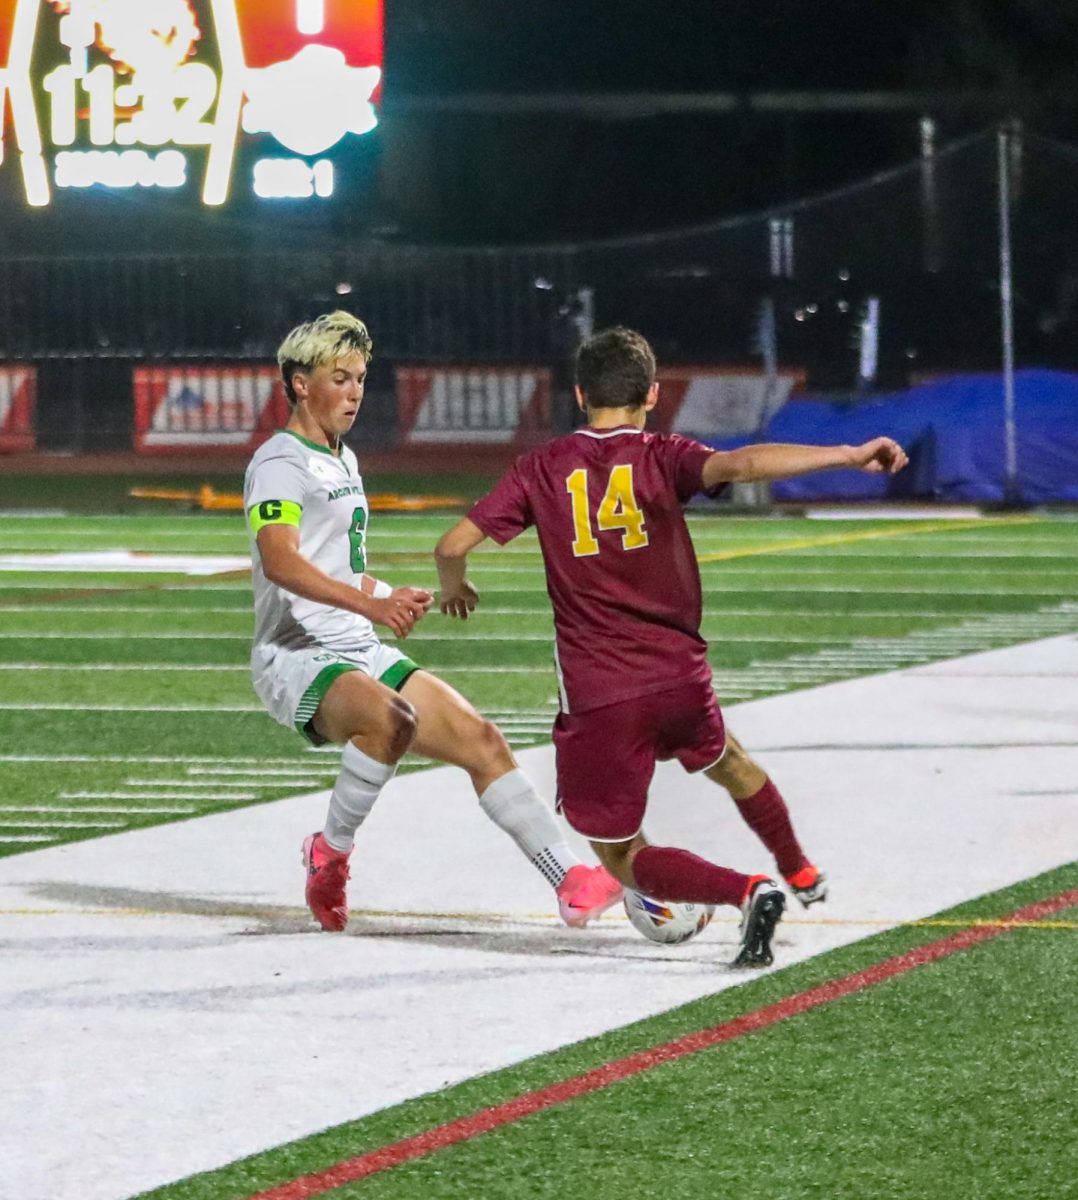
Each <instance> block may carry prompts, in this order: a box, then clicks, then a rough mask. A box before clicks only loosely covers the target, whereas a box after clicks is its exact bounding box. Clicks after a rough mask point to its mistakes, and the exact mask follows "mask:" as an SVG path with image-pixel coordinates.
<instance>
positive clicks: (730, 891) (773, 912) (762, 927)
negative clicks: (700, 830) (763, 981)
mask: <svg viewBox="0 0 1078 1200" xmlns="http://www.w3.org/2000/svg"><path fill="white" fill-rule="evenodd" d="M591 846H592V849H593V850H594V851H595V853H596V854H597V855H598V856H599V861H600V862H601V863H602V864H603V866H605V867H606V869H607V870H608V871H609V872H610V873H611V875H613V876H614V878H615V879H619V880H620V881H621V882H622V884H623V885H624V886H625V887H628V888H633V889H635V890H636V891H638V892H643V893H644V894H645V895H646V896H651V897H653V898H654V899H656V900H668V901H669V900H672V901H675V902H677V901H682V902H686V903H690V904H732V905H734V906H735V907H736V908H739V909H740V910H741V933H740V941H739V945H738V952H737V955H736V956H735V958H734V965H735V966H741V967H766V966H769V965H770V964H771V962H772V955H771V938H772V935H773V934H774V932H775V927H776V926H777V925H778V923H779V921H780V920H781V918H782V912H783V908H784V907H785V903H786V898H785V896H783V894H782V891H781V889H780V888H779V886H778V884H776V883H775V881H774V880H772V879H769V878H768V877H767V876H766V875H742V874H741V873H740V872H739V871H732V870H730V868H729V867H720V866H718V865H717V864H715V863H711V862H708V861H707V860H706V859H703V858H700V857H699V856H698V855H696V854H692V853H691V852H690V851H688V850H680V849H678V848H676V847H674V846H652V845H651V844H650V843H649V842H648V841H647V839H646V838H645V837H644V835H643V834H641V833H638V834H636V836H635V837H632V838H629V839H628V840H627V841H623V842H592V843H591Z"/></svg>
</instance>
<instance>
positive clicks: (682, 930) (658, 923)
mask: <svg viewBox="0 0 1078 1200" xmlns="http://www.w3.org/2000/svg"><path fill="white" fill-rule="evenodd" d="M714 913H715V906H714V905H713V904H675V903H673V902H672V901H669V900H652V899H651V897H650V896H645V895H643V894H642V893H641V892H634V891H632V890H631V889H630V888H626V889H625V914H626V916H627V917H628V918H629V920H630V921H631V922H632V925H633V927H634V928H635V929H636V930H638V931H639V932H640V933H642V934H643V935H644V937H646V938H647V939H648V941H649V942H659V943H660V944H661V945H664V946H677V945H680V944H681V943H682V942H687V941H688V940H689V939H690V938H694V937H696V935H697V934H698V933H700V932H701V931H702V930H704V929H706V928H707V926H708V923H709V922H710V921H711V918H712V916H713V915H714Z"/></svg>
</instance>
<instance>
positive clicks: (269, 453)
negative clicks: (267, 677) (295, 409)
mask: <svg viewBox="0 0 1078 1200" xmlns="http://www.w3.org/2000/svg"><path fill="white" fill-rule="evenodd" d="M292 506H295V507H292ZM243 507H244V511H245V512H246V513H247V527H248V530H249V531H250V534H251V580H252V584H253V587H254V601H255V641H254V650H255V651H256V652H257V651H258V650H260V649H268V648H271V647H274V646H277V647H284V648H296V647H300V646H311V645H314V644H317V645H320V646H325V647H326V648H327V649H330V650H347V649H350V648H354V647H355V646H356V645H357V644H363V643H367V642H371V641H374V640H375V639H376V635H375V632H374V627H373V626H372V625H371V623H370V621H368V620H367V618H366V617H361V616H359V615H358V614H357V613H351V612H345V611H344V610H342V609H339V608H333V607H332V606H330V605H327V604H317V603H315V602H314V601H313V600H305V599H303V597H301V596H297V595H295V594H294V593H292V592H288V591H286V590H285V589H284V588H280V587H278V586H277V585H276V584H274V583H271V582H270V581H269V580H268V579H267V578H266V576H265V574H264V573H263V571H262V559H261V556H260V555H259V553H258V545H257V542H256V540H255V538H256V532H257V529H258V528H260V527H261V525H263V524H266V523H268V522H273V521H279V520H280V518H281V512H282V508H283V511H284V512H285V513H286V514H289V513H290V514H292V515H293V517H295V516H298V520H299V551H300V553H301V554H302V555H303V557H304V558H306V559H307V560H308V562H311V563H313V564H314V565H315V566H316V567H318V568H319V569H320V570H322V571H324V572H325V573H326V574H327V575H332V576H333V578H334V579H339V580H341V581H342V582H343V583H347V584H351V585H352V586H353V587H359V583H360V578H361V576H362V575H363V573H364V571H365V570H366V566H367V516H368V508H367V496H366V493H365V492H364V490H363V480H362V479H361V478H360V475H359V466H358V464H357V462H356V456H355V455H354V454H353V453H352V451H351V450H349V449H348V447H347V446H343V447H342V448H341V453H340V457H338V456H337V455H336V454H334V453H333V452H332V451H330V450H328V449H327V448H326V447H325V446H319V445H318V444H317V443H315V442H311V441H308V440H307V439H306V438H303V437H300V436H299V435H298V434H294V433H291V432H289V431H287V430H279V431H278V432H277V433H275V434H274V435H273V437H271V438H270V439H269V441H267V442H265V443H264V444H263V445H262V446H260V447H259V448H258V450H257V451H256V452H255V455H254V457H253V458H252V459H251V462H250V464H249V465H248V467H247V474H246V476H245V477H244V482H243ZM297 509H298V513H297ZM289 523H290V524H295V520H294V519H293V520H292V521H290V522H289Z"/></svg>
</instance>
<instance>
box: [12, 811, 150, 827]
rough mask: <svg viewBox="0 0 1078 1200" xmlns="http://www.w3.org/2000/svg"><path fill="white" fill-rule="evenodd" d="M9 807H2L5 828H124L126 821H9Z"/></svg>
mask: <svg viewBox="0 0 1078 1200" xmlns="http://www.w3.org/2000/svg"><path fill="white" fill-rule="evenodd" d="M6 813H7V809H4V808H0V826H3V827H4V828H5V829H122V828H123V827H124V826H125V825H126V824H127V822H126V821H38V820H36V819H31V820H29V821H25V820H22V821H8V820H6V819H5V815H6Z"/></svg>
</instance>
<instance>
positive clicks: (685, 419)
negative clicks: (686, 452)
mask: <svg viewBox="0 0 1078 1200" xmlns="http://www.w3.org/2000/svg"><path fill="white" fill-rule="evenodd" d="M804 385H805V376H804V372H803V371H779V372H778V373H777V374H776V375H775V376H774V377H773V378H771V379H769V378H768V377H767V375H766V374H765V373H764V372H763V371H758V370H751V369H739V368H737V367H663V368H661V369H660V371H659V387H660V401H659V406H658V408H656V410H655V413H654V414H653V417H652V422H651V425H650V427H651V428H652V429H655V430H658V431H660V432H663V433H684V434H686V435H688V436H691V437H709V438H724V437H737V436H739V435H741V434H746V433H756V432H757V431H758V430H761V429H763V428H764V426H765V425H766V424H767V423H768V421H770V420H771V418H772V417H773V416H774V415H775V413H777V412H778V410H779V409H780V408H781V407H782V406H783V405H784V404H785V403H786V401H787V400H788V399H789V398H790V395H791V393H792V392H794V391H798V390H800V389H801V388H802V387H804Z"/></svg>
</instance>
